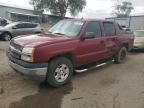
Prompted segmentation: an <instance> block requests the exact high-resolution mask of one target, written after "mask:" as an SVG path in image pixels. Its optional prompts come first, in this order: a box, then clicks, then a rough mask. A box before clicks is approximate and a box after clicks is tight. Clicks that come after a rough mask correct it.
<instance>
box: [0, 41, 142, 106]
mask: <svg viewBox="0 0 144 108" xmlns="http://www.w3.org/2000/svg"><path fill="white" fill-rule="evenodd" d="M7 45H8V43H3V42H0V108H144V69H143V66H144V62H143V61H144V54H143V52H133V53H130V54H129V56H128V58H127V60H126V62H125V63H124V64H120V65H117V64H113V63H110V64H107V65H105V66H102V67H99V68H92V69H90V70H89V71H87V72H84V73H80V74H76V75H74V76H73V79H72V81H71V83H69V84H67V85H65V86H63V87H60V88H51V87H49V86H48V85H44V84H39V83H37V82H34V81H30V80H28V79H24V78H22V77H21V76H19V75H17V74H16V73H15V72H14V71H13V70H11V68H9V66H8V63H7V58H6V56H5V49H6V46H7Z"/></svg>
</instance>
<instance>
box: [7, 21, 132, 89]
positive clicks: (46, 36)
mask: <svg viewBox="0 0 144 108" xmlns="http://www.w3.org/2000/svg"><path fill="white" fill-rule="evenodd" d="M133 41H134V35H133V34H130V33H126V32H125V31H123V30H122V28H121V27H120V26H119V25H118V24H117V23H115V22H111V21H106V20H85V19H83V20H78V19H66V20H62V21H60V22H58V23H57V24H56V25H54V26H53V27H52V28H51V29H49V31H48V32H45V33H42V34H34V35H31V36H23V37H17V38H14V39H12V40H11V42H10V46H9V51H8V58H9V64H10V66H11V67H12V68H13V69H14V70H15V71H16V72H17V73H20V74H22V75H26V76H29V77H32V78H34V79H36V80H38V79H39V80H40V81H47V82H48V83H49V84H50V85H51V86H54V87H59V86H61V85H63V84H65V83H67V82H68V81H69V80H70V79H71V76H72V74H73V70H74V69H75V68H77V67H81V66H84V65H87V64H91V63H95V62H97V61H100V60H103V59H107V58H110V57H111V58H113V59H114V61H115V62H116V63H122V62H123V61H124V60H125V58H126V54H127V51H128V50H130V49H131V48H132V46H133Z"/></svg>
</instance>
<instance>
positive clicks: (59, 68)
mask: <svg viewBox="0 0 144 108" xmlns="http://www.w3.org/2000/svg"><path fill="white" fill-rule="evenodd" d="M72 74H73V65H72V62H71V61H70V60H69V59H68V58H65V57H58V58H55V59H53V60H52V61H50V63H49V66H48V73H47V82H48V84H50V85H51V86H52V87H59V86H62V85H64V84H66V83H68V82H69V81H70V79H71V76H72Z"/></svg>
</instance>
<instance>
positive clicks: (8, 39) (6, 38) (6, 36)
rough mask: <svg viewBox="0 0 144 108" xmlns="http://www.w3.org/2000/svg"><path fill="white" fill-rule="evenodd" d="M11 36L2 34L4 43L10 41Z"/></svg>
mask: <svg viewBox="0 0 144 108" xmlns="http://www.w3.org/2000/svg"><path fill="white" fill-rule="evenodd" d="M11 38H12V36H11V35H10V34H9V33H4V34H3V40H4V41H10V40H11Z"/></svg>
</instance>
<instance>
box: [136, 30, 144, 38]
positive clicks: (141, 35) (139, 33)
mask: <svg viewBox="0 0 144 108" xmlns="http://www.w3.org/2000/svg"><path fill="white" fill-rule="evenodd" d="M135 36H136V37H144V31H136V32H135Z"/></svg>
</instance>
